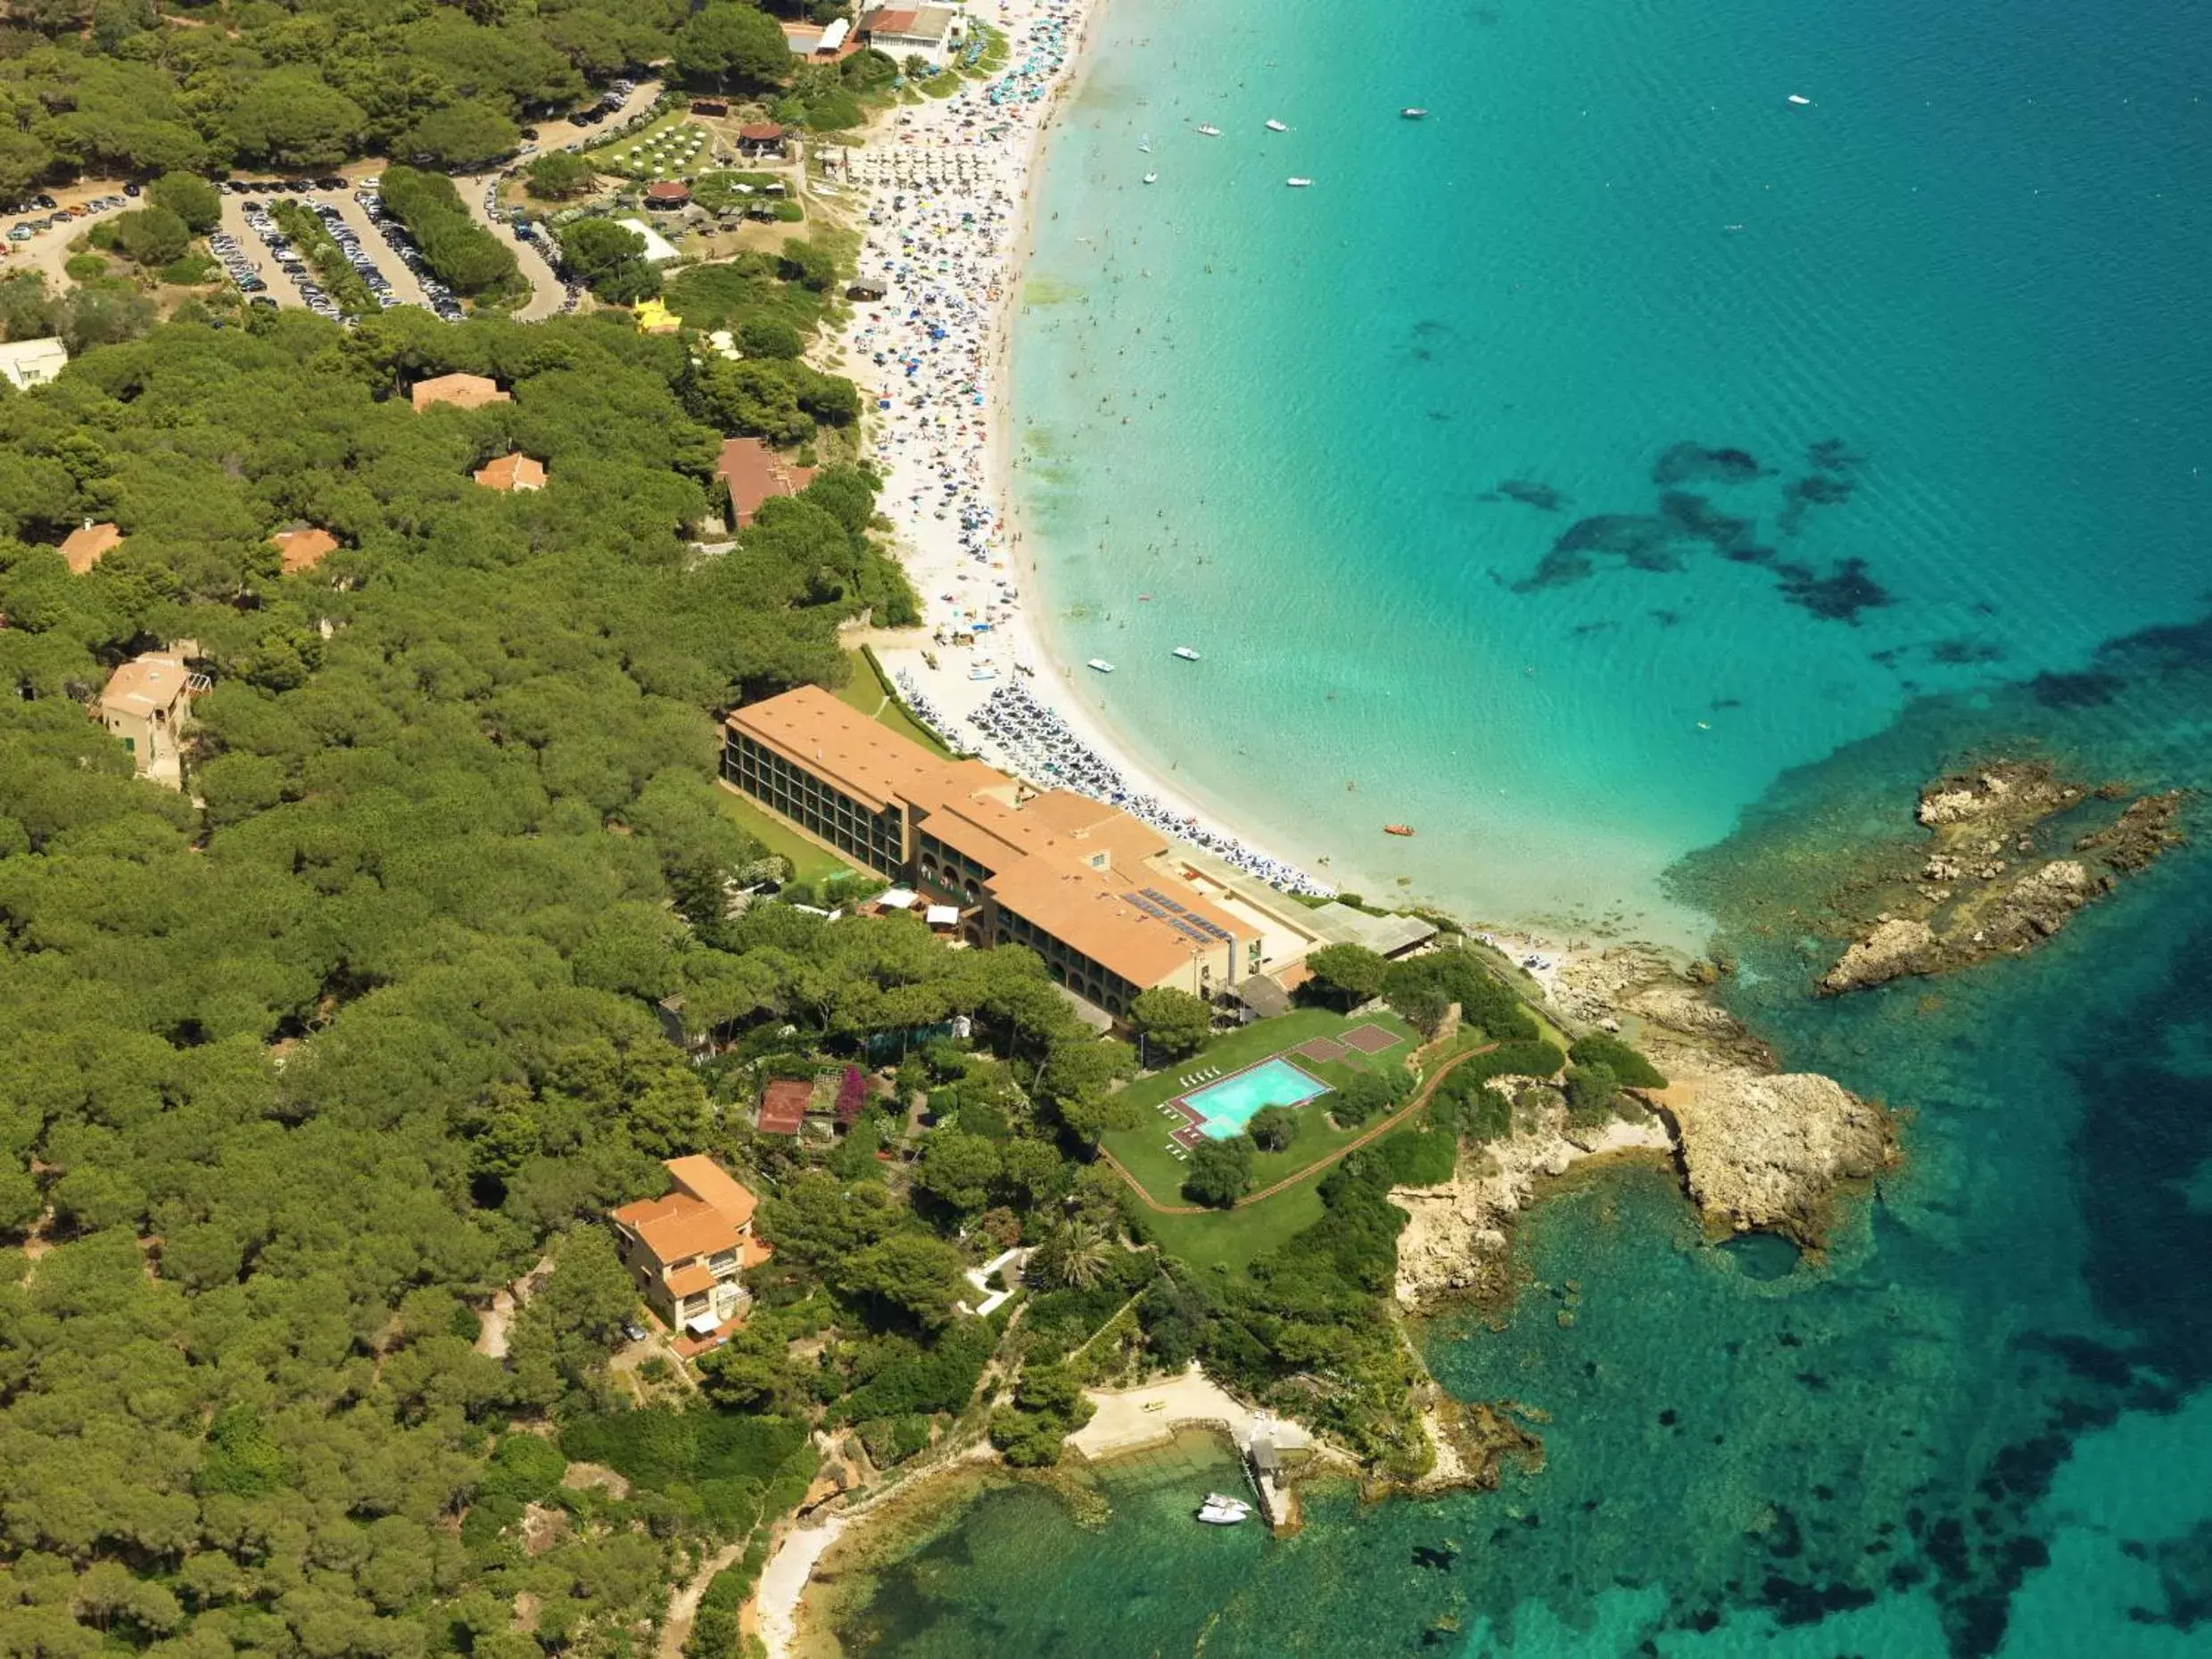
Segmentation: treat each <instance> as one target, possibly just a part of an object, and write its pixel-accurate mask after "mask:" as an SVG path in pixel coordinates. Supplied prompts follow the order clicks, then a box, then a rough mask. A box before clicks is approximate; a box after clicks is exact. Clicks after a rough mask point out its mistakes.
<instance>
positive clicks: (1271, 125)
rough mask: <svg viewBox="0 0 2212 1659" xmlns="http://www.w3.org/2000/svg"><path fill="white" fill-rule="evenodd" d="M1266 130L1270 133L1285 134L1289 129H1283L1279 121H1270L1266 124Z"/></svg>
mask: <svg viewBox="0 0 2212 1659" xmlns="http://www.w3.org/2000/svg"><path fill="white" fill-rule="evenodd" d="M1267 130H1268V131H1269V132H1271V133H1286V132H1288V131H1290V130H1291V129H1290V128H1287V127H1285V126H1284V125H1283V123H1282V122H1281V121H1277V120H1270V121H1269V122H1268V123H1267Z"/></svg>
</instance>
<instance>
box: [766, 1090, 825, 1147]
mask: <svg viewBox="0 0 2212 1659" xmlns="http://www.w3.org/2000/svg"><path fill="white" fill-rule="evenodd" d="M813 1098H814V1085H813V1084H811V1083H797V1082H794V1081H792V1080H791V1079H789V1078H780V1079H779V1080H777V1081H776V1082H774V1083H772V1084H770V1085H768V1087H767V1088H766V1090H764V1091H763V1093H762V1094H761V1109H760V1131H761V1133H762V1134H763V1135H796V1134H797V1133H798V1132H799V1127H800V1126H801V1125H802V1124H804V1123H805V1121H806V1109H807V1107H808V1106H809V1105H810V1104H811V1103H812V1102H813Z"/></svg>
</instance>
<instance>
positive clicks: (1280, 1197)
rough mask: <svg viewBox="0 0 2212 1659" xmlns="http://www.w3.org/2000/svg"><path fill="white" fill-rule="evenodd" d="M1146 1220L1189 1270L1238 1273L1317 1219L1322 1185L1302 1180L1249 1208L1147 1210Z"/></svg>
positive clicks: (1166, 1246)
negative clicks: (1190, 1212)
mask: <svg viewBox="0 0 2212 1659" xmlns="http://www.w3.org/2000/svg"><path fill="white" fill-rule="evenodd" d="M1144 1219H1145V1220H1146V1221H1147V1222H1149V1223H1151V1228H1152V1231H1153V1232H1154V1233H1155V1234H1157V1235H1158V1236H1159V1239H1160V1248H1161V1249H1163V1250H1166V1251H1167V1252H1168V1254H1169V1255H1171V1256H1176V1257H1179V1258H1181V1259H1183V1260H1184V1261H1187V1262H1189V1263H1190V1264H1191V1265H1192V1266H1193V1267H1209V1268H1215V1267H1217V1268H1219V1269H1221V1270H1223V1271H1224V1272H1226V1273H1229V1274H1241V1273H1242V1272H1243V1271H1244V1270H1245V1269H1246V1268H1247V1267H1250V1266H1251V1265H1252V1263H1253V1262H1255V1261H1257V1260H1258V1259H1259V1258H1260V1257H1262V1256H1265V1255H1266V1254H1267V1252H1268V1251H1269V1250H1274V1249H1275V1248H1276V1247H1277V1246H1278V1245H1281V1244H1283V1243H1286V1242H1289V1240H1290V1239H1291V1238H1292V1236H1293V1235H1294V1234H1300V1233H1302V1232H1304V1231H1305V1230H1306V1229H1307V1228H1308V1227H1309V1226H1313V1224H1314V1223H1315V1222H1316V1221H1318V1220H1320V1219H1321V1183H1320V1182H1318V1181H1300V1183H1299V1184H1297V1185H1296V1186H1293V1187H1289V1188H1286V1189H1285V1190H1283V1192H1280V1193H1276V1194H1275V1196H1274V1197H1273V1198H1270V1199H1267V1200H1264V1201H1261V1202H1259V1203H1257V1204H1254V1205H1252V1206H1251V1207H1250V1209H1216V1210H1209V1211H1207V1213H1206V1214H1204V1215H1202V1216H1156V1215H1153V1214H1151V1212H1150V1211H1147V1212H1146V1214H1145V1217H1144Z"/></svg>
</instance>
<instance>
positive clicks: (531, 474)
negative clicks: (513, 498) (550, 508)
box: [475, 455, 545, 490]
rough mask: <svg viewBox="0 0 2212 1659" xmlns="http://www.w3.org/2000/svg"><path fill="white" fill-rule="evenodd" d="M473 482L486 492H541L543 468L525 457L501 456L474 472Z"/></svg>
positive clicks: (538, 463) (543, 478)
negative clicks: (480, 485)
mask: <svg viewBox="0 0 2212 1659" xmlns="http://www.w3.org/2000/svg"><path fill="white" fill-rule="evenodd" d="M475 480H476V482H477V483H480V484H482V485H483V487H484V488H485V489H487V490H542V489H544V488H545V467H544V466H543V465H542V464H541V463H540V462H537V461H533V460H532V459H531V458H529V457H528V456H527V455H502V456H501V457H499V459H498V460H496V461H488V462H486V463H485V464H484V465H483V466H479V467H478V468H477V469H476V471H475Z"/></svg>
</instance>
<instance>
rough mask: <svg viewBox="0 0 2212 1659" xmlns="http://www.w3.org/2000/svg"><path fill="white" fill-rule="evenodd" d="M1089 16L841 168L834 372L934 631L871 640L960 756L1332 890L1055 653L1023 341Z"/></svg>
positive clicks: (1012, 18) (1023, 2)
mask: <svg viewBox="0 0 2212 1659" xmlns="http://www.w3.org/2000/svg"><path fill="white" fill-rule="evenodd" d="M1093 9H1094V8H1092V7H1089V6H1086V5H1085V4H1083V3H1082V0H1001V3H1000V4H998V5H997V7H996V10H995V13H993V14H989V15H988V17H987V21H990V22H991V23H992V24H993V25H994V27H995V28H997V29H1001V30H1003V32H1004V33H1005V35H1006V36H1007V37H1008V40H1009V42H1010V44H1011V58H1010V61H1009V62H1008V64H1007V66H1006V69H1005V70H1003V72H1002V73H1001V74H1000V75H999V76H997V77H996V78H994V79H992V80H990V81H987V82H986V81H980V80H978V81H970V83H969V84H968V85H967V86H966V87H963V88H962V91H961V92H959V93H958V94H957V95H954V96H952V97H950V98H944V99H934V98H933V99H930V100H928V101H927V102H925V103H920V104H917V105H908V106H903V107H901V108H899V109H898V110H896V111H893V112H892V113H890V114H889V115H887V116H886V117H885V118H884V119H883V120H882V121H881V122H880V123H879V125H878V126H877V127H876V128H874V129H873V130H871V132H870V134H869V135H868V141H867V143H866V144H865V145H863V146H862V147H860V148H857V149H854V150H852V151H848V152H846V153H843V156H842V159H841V160H840V161H838V162H837V163H836V164H835V165H834V166H833V168H832V170H831V172H830V177H831V178H832V179H833V180H835V181H836V184H835V187H837V188H839V189H842V190H845V191H846V192H847V193H848V194H850V195H851V196H852V197H853V198H854V201H853V205H854V208H855V209H856V210H858V211H859V212H860V213H861V214H862V216H863V221H864V222H863V231H864V233H865V238H866V239H865V243H864V245H863V249H862V252H861V254H860V258H859V263H858V276H859V278H860V279H861V280H862V281H864V282H873V283H877V284H880V285H882V286H883V287H884V289H885V290H886V293H885V297H884V298H883V299H882V300H881V301H860V302H858V304H857V306H856V309H855V312H854V317H853V318H852V320H851V322H850V323H849V325H848V326H846V329H845V331H844V333H843V334H842V335H840V336H839V339H838V346H839V348H840V357H839V359H838V367H839V368H840V369H841V370H842V371H843V372H845V373H847V374H849V375H851V376H852V377H853V378H854V381H855V383H856V384H859V385H860V387H861V389H862V392H863V400H864V402H865V405H866V407H867V410H868V414H867V420H868V433H869V443H870V452H871V457H872V458H873V459H874V460H875V461H876V463H877V464H878V465H879V466H880V467H881V468H882V469H883V471H884V474H885V478H886V483H885V486H884V490H883V493H882V496H881V498H880V506H881V509H882V511H883V512H884V513H885V515H886V516H887V517H888V518H889V519H890V521H891V523H892V524H893V525H894V527H895V532H896V546H897V551H898V555H899V557H900V560H901V562H902V563H903V564H904V566H905V568H906V573H907V575H908V577H909V579H910V580H911V581H912V583H913V586H914V590H915V592H916V593H917V594H918V595H919V596H920V599H921V602H922V607H923V615H924V621H923V623H922V625H921V626H920V628H918V629H914V630H911V631H906V632H904V633H899V634H882V633H879V634H877V635H875V636H873V643H874V644H875V647H876V649H877V653H878V655H879V657H880V658H881V660H882V662H883V664H884V666H885V668H886V669H887V670H888V671H889V672H890V673H891V674H892V676H893V678H894V680H895V681H896V683H897V686H898V689H899V690H900V692H901V694H902V696H903V697H904V698H905V699H906V700H907V701H908V702H909V704H910V705H911V706H912V707H913V708H914V709H915V712H916V713H918V714H920V715H921V716H922V717H923V718H924V719H925V720H927V721H928V722H929V724H931V725H932V726H933V727H935V728H936V729H937V730H938V731H939V732H940V733H942V734H943V735H944V736H945V738H946V739H948V740H950V741H951V742H953V744H954V745H955V746H956V747H961V748H963V749H969V750H972V751H974V752H976V753H978V754H979V755H982V756H983V757H984V758H985V759H986V760H988V761H990V762H991V763H993V764H995V765H998V766H1000V767H1002V768H1003V769H1004V770H1006V771H1009V772H1016V773H1018V774H1020V775H1022V776H1025V777H1027V778H1029V779H1030V780H1033V781H1036V782H1038V783H1057V784H1060V785H1062V786H1064V787H1072V788H1078V789H1081V790H1082V791H1083V792H1084V793H1085V794H1090V795H1094V796H1099V797H1100V798H1102V799H1107V800H1111V801H1113V802H1115V803H1116V804H1117V805H1121V806H1123V807H1125V808H1126V809H1127V810H1129V811H1131V812H1133V813H1135V814H1136V815H1137V816H1139V817H1142V818H1144V819H1146V820H1147V821H1151V822H1152V823H1154V824H1155V825H1156V826H1157V827H1159V828H1160V829H1165V830H1168V832H1170V833H1173V834H1176V835H1178V836H1181V837H1183V838H1186V839H1190V840H1193V841H1196V842H1197V843H1199V844H1200V845H1201V846H1205V847H1206V848H1207V849H1208V850H1209V851H1211V852H1213V853H1214V854H1217V856H1221V857H1224V858H1226V859H1227V860H1229V862H1231V863H1235V864H1237V865H1238V866H1240V867H1241V868H1243V869H1245V870H1247V871H1250V872H1251V873H1253V874H1257V875H1260V876H1262V877H1264V878H1265V879H1269V880H1273V881H1275V882H1277V883H1278V884H1279V885H1283V886H1286V887H1300V888H1304V889H1306V890H1309V891H1314V892H1329V891H1333V888H1332V887H1330V886H1329V884H1327V883H1326V882H1325V881H1321V880H1317V879H1314V878H1313V877H1311V876H1309V875H1308V873H1307V872H1305V871H1302V870H1300V869H1298V868H1297V867H1296V866H1294V865H1292V864H1291V863H1288V862H1286V861H1284V860H1281V859H1277V858H1275V857H1272V856H1270V855H1269V854H1267V853H1266V852H1265V851H1264V850H1262V849H1259V848H1257V847H1254V846H1250V844H1249V843H1247V842H1245V841H1244V840H1242V839H1241V838H1239V837H1237V836H1235V835H1234V834H1233V833H1231V832H1230V831H1229V830H1228V829H1226V827H1225V826H1223V825H1222V824H1220V823H1218V822H1217V821H1209V819H1208V818H1207V817H1206V815H1205V814H1204V813H1201V811H1200V810H1199V809H1198V808H1197V807H1196V806H1195V805H1193V804H1192V802H1191V801H1190V800H1189V799H1188V798H1187V797H1185V796H1183V795H1181V794H1179V793H1178V792H1177V791H1176V790H1174V789H1172V788H1168V786H1167V785H1166V784H1165V783H1164V782H1163V781H1162V780H1160V777H1159V776H1158V775H1156V774H1155V773H1153V772H1150V771H1148V770H1147V769H1146V768H1145V767H1144V766H1143V765H1141V764H1140V763H1138V762H1137V761H1136V760H1135V758H1134V757H1132V756H1131V755H1130V754H1129V753H1128V752H1127V749H1126V748H1125V747H1123V746H1122V745H1121V744H1120V743H1119V742H1118V741H1117V740H1116V739H1115V737H1114V734H1113V733H1112V732H1111V731H1110V730H1107V729H1106V728H1105V727H1104V726H1103V724H1102V722H1100V721H1099V720H1098V718H1097V717H1096V715H1095V713H1094V711H1093V710H1091V709H1089V708H1087V707H1085V704H1084V701H1083V699H1082V698H1081V697H1080V696H1079V695H1078V694H1077V690H1076V679H1077V676H1080V675H1083V674H1085V673H1090V672H1093V671H1091V670H1089V669H1087V668H1085V667H1083V666H1081V665H1079V664H1058V663H1055V662H1054V661H1053V659H1052V656H1051V655H1050V654H1049V653H1048V651H1047V650H1046V648H1045V645H1044V637H1043V631H1042V629H1041V627H1040V625H1039V623H1040V618H1039V616H1038V615H1037V611H1036V594H1035V588H1036V583H1035V571H1036V566H1035V564H1034V561H1033V558H1032V557H1031V556H1030V554H1029V553H1028V549H1027V548H1026V546H1025V544H1024V540H1023V534H1022V531H1021V529H1020V527H1019V524H1018V522H1017V521H1016V519H1015V516H1014V513H1013V506H1012V489H1011V475H1012V467H1013V453H1012V446H1011V425H1012V420H1011V409H1010V395H1009V359H1010V353H1011V340H1010V331H1011V323H1012V320H1013V318H1014V316H1015V314H1016V312H1017V311H1018V310H1019V289H1020V283H1021V267H1022V261H1023V258H1024V255H1025V253H1026V252H1027V248H1028V240H1029V230H1030V218H1031V214H1032V212H1033V211H1034V200H1033V193H1032V188H1031V186H1032V185H1033V182H1034V180H1035V177H1036V169H1037V168H1038V166H1039V164H1040V162H1041V161H1042V159H1043V156H1044V145H1045V142H1046V135H1047V133H1048V131H1049V129H1050V127H1051V125H1052V117H1053V114H1054V111H1056V110H1057V108H1058V107H1059V105H1060V103H1061V100H1062V99H1063V98H1065V97H1066V96H1067V95H1069V92H1070V90H1071V89H1072V87H1073V86H1074V84H1075V82H1076V80H1077V78H1078V76H1079V73H1080V59H1081V48H1082V45H1083V42H1084V35H1085V28H1086V26H1087V23H1088V21H1089V19H1090V15H1091V12H1092V10H1093Z"/></svg>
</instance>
